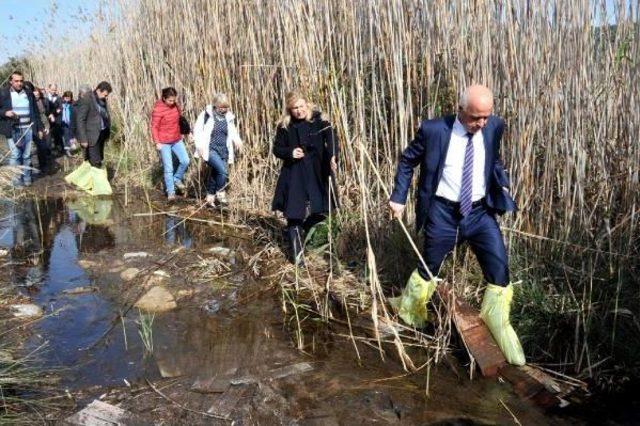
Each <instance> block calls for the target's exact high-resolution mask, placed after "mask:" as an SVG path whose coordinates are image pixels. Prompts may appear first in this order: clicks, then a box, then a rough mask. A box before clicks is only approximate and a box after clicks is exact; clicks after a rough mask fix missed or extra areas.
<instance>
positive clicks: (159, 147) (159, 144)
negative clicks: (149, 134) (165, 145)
mask: <svg viewBox="0 0 640 426" xmlns="http://www.w3.org/2000/svg"><path fill="white" fill-rule="evenodd" d="M156 149H157V150H158V151H160V150H161V149H162V144H161V143H157V142H156Z"/></svg>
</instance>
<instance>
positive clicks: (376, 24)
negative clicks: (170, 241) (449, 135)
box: [30, 0, 640, 377]
mask: <svg viewBox="0 0 640 426" xmlns="http://www.w3.org/2000/svg"><path fill="white" fill-rule="evenodd" d="M606 3H613V4H614V5H615V10H613V11H612V13H613V16H614V17H615V22H616V24H615V25H602V21H603V19H601V17H602V16H606V13H605V12H604V7H605V4H606ZM633 4H634V2H627V1H623V0H620V1H614V2H605V1H587V0H565V1H557V0H555V1H554V0H550V1H546V2H530V1H525V0H503V1H499V0H487V1H474V2H468V1H461V0H457V1H452V2H444V1H435V2H432V1H427V0H415V1H388V0H371V1H356V2H352V1H346V0H321V1H314V2H307V1H290V0H285V1H262V0H249V1H244V0H243V1H240V0H229V1H225V2H216V1H204V0H198V1H187V0H171V1H164V0H140V1H139V2H137V4H136V5H135V6H132V4H131V3H129V2H123V1H114V2H108V3H105V5H104V7H103V8H102V9H101V13H100V14H99V15H98V16H97V17H91V19H95V20H96V26H95V29H94V31H93V32H92V35H91V37H90V38H88V39H87V40H84V41H83V42H82V43H78V44H75V43H71V44H69V45H68V46H65V47H63V48H58V49H51V48H46V49H45V50H43V51H46V52H47V55H34V56H33V57H32V58H30V64H31V70H30V72H31V78H33V79H34V80H35V81H37V82H41V83H46V82H49V81H56V82H57V83H59V85H60V86H61V87H63V88H74V89H75V88H77V87H78V85H79V84H83V83H91V84H95V83H97V82H98V81H100V80H103V79H104V80H108V81H110V82H111V83H112V84H113V87H114V88H115V93H114V94H113V96H112V99H111V105H112V108H113V111H114V114H115V117H116V124H117V131H116V132H115V137H114V139H113V141H112V142H111V143H112V146H113V147H115V149H113V150H112V151H110V158H109V160H110V162H111V164H112V166H113V168H114V170H115V172H116V175H115V180H116V182H118V183H119V184H120V185H124V186H126V187H136V186H141V185H143V186H148V185H150V184H151V182H152V176H153V173H154V170H156V169H157V167H158V160H157V157H156V153H155V150H154V147H153V144H152V143H151V141H150V135H149V133H150V132H149V125H148V124H149V113H150V111H151V108H152V105H153V102H154V100H155V99H156V97H157V95H158V93H159V91H160V89H161V88H162V87H165V86H175V87H176V88H177V89H178V91H179V92H180V94H181V99H182V103H183V105H184V108H185V112H186V115H187V116H188V117H189V118H190V119H192V120H193V119H194V118H195V115H196V114H197V113H198V112H199V111H200V110H201V109H202V108H203V106H204V105H205V104H207V103H208V102H210V100H211V96H212V93H213V92H214V91H223V92H227V93H228V94H229V95H230V97H231V102H232V106H233V110H234V112H235V113H236V114H237V116H238V118H239V127H240V131H241V134H242V135H243V137H244V139H245V142H246V150H245V154H244V155H243V156H242V158H240V160H239V161H238V162H237V164H236V165H235V166H233V168H232V170H231V175H230V176H231V185H232V188H231V192H232V194H233V197H234V199H235V200H236V201H235V203H236V205H237V206H239V207H243V208H252V209H258V210H262V211H268V209H269V205H270V203H269V202H270V197H271V195H272V192H273V188H274V183H275V178H276V176H277V173H278V169H279V162H278V161H277V160H276V159H275V158H274V157H273V156H272V155H271V154H270V144H271V141H272V137H273V134H274V130H275V123H276V121H277V119H278V117H279V116H280V114H281V113H282V112H283V110H282V103H283V102H282V100H283V97H284V93H285V92H286V91H288V90H289V89H291V88H293V87H299V88H301V89H302V90H303V91H305V92H306V93H308V94H309V97H310V98H311V99H312V100H313V101H315V102H316V103H318V104H319V105H321V106H322V107H323V108H324V109H325V111H326V112H327V113H328V115H329V116H330V117H331V120H332V122H333V124H334V125H335V126H336V129H337V132H338V134H339V136H340V140H341V143H342V147H343V151H342V155H341V158H340V160H341V161H340V173H339V178H338V180H339V182H338V188H339V189H338V190H339V193H340V196H341V199H342V210H341V211H340V212H339V214H338V215H337V220H336V222H337V223H338V224H339V225H340V229H341V233H340V234H339V236H338V237H337V238H336V239H335V241H333V245H332V248H331V250H332V256H334V257H335V258H337V259H339V260H340V261H342V262H343V263H348V262H355V264H356V265H358V266H357V268H358V271H359V272H358V273H357V274H356V275H358V277H359V278H360V279H361V280H362V281H363V282H365V283H366V286H365V289H366V291H367V293H368V294H367V296H368V297H369V298H370V300H371V303H370V306H369V309H371V310H372V312H373V314H374V315H376V316H379V315H382V316H384V315H385V294H388V291H389V288H390V287H391V285H399V284H400V283H402V282H403V281H404V280H405V279H406V278H407V276H408V275H409V273H410V272H411V269H412V268H413V266H414V261H415V256H413V254H412V250H411V249H410V247H409V245H408V243H407V241H406V239H405V237H404V235H403V233H402V232H401V231H400V230H399V229H398V226H397V225H393V224H391V223H390V222H389V220H388V216H387V212H386V209H385V205H386V200H387V195H386V191H385V188H387V189H388V188H390V187H391V185H392V180H393V174H394V170H395V164H396V161H397V158H398V155H399V153H400V152H401V151H402V149H403V148H404V147H405V146H406V144H407V143H408V142H409V141H410V139H411V137H412V135H413V133H414V131H415V129H416V128H417V125H418V123H419V121H420V120H421V119H423V118H427V117H433V116H436V115H439V114H444V113H451V112H453V111H454V108H455V103H456V101H455V99H456V94H457V93H458V92H459V91H460V90H461V88H463V87H464V86H466V85H468V84H470V83H473V82H480V83H484V84H487V85H488V86H490V87H492V88H493V89H494V91H495V94H496V113H497V114H499V115H501V116H503V117H504V118H505V119H506V121H507V125H508V128H507V131H506V134H505V136H504V138H503V142H502V156H503V159H504V162H505V164H506V165H507V167H508V169H509V171H510V175H511V177H512V180H513V187H512V192H513V194H514V195H515V198H516V199H517V201H518V203H519V207H520V211H519V212H518V214H517V215H515V216H512V217H507V218H504V219H503V220H502V221H501V223H502V225H503V226H504V234H505V238H506V239H507V240H508V244H509V251H510V255H511V259H512V269H513V278H514V281H515V280H522V282H523V283H522V285H521V286H520V290H519V291H518V297H517V299H518V307H517V309H516V311H517V312H515V315H516V317H517V320H516V328H517V329H518V330H519V331H520V333H521V335H522V338H523V342H524V344H525V348H526V352H527V354H528V355H529V357H530V359H531V360H535V361H538V362H544V363H550V364H554V366H555V367H554V368H560V369H562V370H563V371H565V372H569V373H570V374H575V375H581V376H584V377H595V376H598V375H599V374H603V375H606V374H607V372H608V371H613V370H615V369H619V368H620V367H622V368H623V369H624V371H629V369H631V368H634V367H637V361H636V360H635V358H634V357H633V356H632V355H631V354H633V353H635V352H637V350H638V349H640V338H638V336H640V333H638V325H637V324H638V322H637V316H638V315H639V314H640V311H639V310H638V294H639V293H638V291H637V286H638V281H637V279H636V278H635V277H636V273H637V272H638V271H637V269H638V268H637V265H638V260H639V259H640V252H639V250H638V214H637V213H638V212H637V209H638V207H637V204H638V193H639V191H638V190H639V185H638V173H639V171H638V164H640V147H639V145H638V143H637V139H638V135H640V105H639V102H638V86H637V82H638V80H639V75H638V74H639V73H638V69H639V66H640V61H639V60H638V58H640V49H639V43H638V40H639V39H640V26H639V25H638V7H637V5H635V6H633ZM45 47H46V46H45ZM58 47H60V46H58ZM194 166H195V164H194ZM196 169H197V167H192V172H191V173H192V179H194V180H195V178H196V177H197V176H198V174H197V173H196V172H195V170H196ZM412 210H413V208H412V206H409V215H408V218H411V217H412ZM455 261H456V262H457V263H460V264H463V265H466V266H468V267H465V268H463V269H462V270H461V269H457V272H456V275H455V277H454V276H453V273H454V269H452V268H448V269H447V273H446V276H447V279H448V281H449V282H452V281H455V288H456V290H457V291H458V293H459V294H460V295H463V296H464V297H466V298H468V299H469V300H471V301H473V300H474V299H477V298H478V296H479V294H480V290H481V289H480V287H479V286H480V285H481V282H480V279H479V275H478V274H477V273H474V272H473V271H474V270H477V266H475V264H474V263H475V261H473V259H472V257H470V256H469V255H468V253H466V251H464V250H462V251H460V252H459V253H456V259H455ZM449 263H451V262H449ZM323 285H324V284H323ZM331 285H332V277H330V279H329V280H328V282H327V284H326V286H327V287H329V288H330V287H331ZM319 300H323V299H322V298H320V299H319ZM318 310H319V311H320V312H323V311H325V312H326V310H323V309H322V308H321V307H319V308H318ZM438 333H441V334H440V337H439V338H441V339H445V340H446V336H447V335H448V331H446V330H444V331H439V332H438ZM436 337H438V336H436Z"/></svg>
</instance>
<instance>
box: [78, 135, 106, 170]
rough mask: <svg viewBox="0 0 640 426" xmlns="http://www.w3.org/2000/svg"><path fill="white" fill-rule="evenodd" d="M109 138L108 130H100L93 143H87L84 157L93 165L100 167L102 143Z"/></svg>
mask: <svg viewBox="0 0 640 426" xmlns="http://www.w3.org/2000/svg"><path fill="white" fill-rule="evenodd" d="M108 138H109V130H102V131H101V132H100V136H99V137H98V140H97V141H96V143H95V144H93V145H89V146H88V147H87V148H86V149H85V153H84V159H85V160H86V161H89V163H91V165H92V166H93V167H98V168H100V167H102V160H104V144H105V143H106V142H107V139H108Z"/></svg>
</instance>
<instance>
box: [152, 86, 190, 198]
mask: <svg viewBox="0 0 640 426" xmlns="http://www.w3.org/2000/svg"><path fill="white" fill-rule="evenodd" d="M177 96H178V92H177V91H176V89H174V88H173V87H166V88H164V89H162V100H158V101H156V104H155V105H154V107H153V112H152V113H151V135H152V137H153V142H154V143H155V144H156V149H157V150H158V152H159V153H160V157H161V158H162V167H163V170H164V184H165V187H166V190H167V198H168V200H169V201H172V200H174V199H175V198H176V188H178V189H179V190H180V191H184V190H185V188H186V187H185V185H184V183H183V182H182V177H183V176H184V173H185V172H186V171H187V167H188V166H189V154H188V153H187V149H186V148H185V146H184V142H182V135H181V134H180V107H178V104H177V103H176V97H177ZM173 155H175V156H176V157H177V158H178V161H179V162H180V164H179V165H178V169H177V170H176V171H175V172H174V170H173Z"/></svg>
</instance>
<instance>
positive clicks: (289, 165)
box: [272, 92, 339, 264]
mask: <svg viewBox="0 0 640 426" xmlns="http://www.w3.org/2000/svg"><path fill="white" fill-rule="evenodd" d="M285 106H286V114H285V115H284V117H283V118H282V120H280V123H279V124H278V129H277V132H276V138H275V142H274V144H273V154H274V155H275V156H276V157H278V158H280V159H281V160H283V164H282V169H281V170H280V176H279V177H278V183H277V184H276V192H275V196H274V197H273V205H272V209H273V210H278V211H281V212H282V213H283V214H284V217H285V218H286V219H287V228H286V234H287V238H288V239H289V242H290V244H291V251H292V261H293V262H294V263H296V264H300V263H301V260H302V242H303V241H304V234H305V232H307V231H308V230H309V229H310V228H311V227H312V226H313V225H315V224H317V223H319V222H321V221H323V220H324V219H325V218H326V216H327V214H328V213H329V211H332V210H333V209H335V208H337V207H338V199H337V194H336V186H335V172H336V169H337V158H338V153H339V147H338V140H337V138H336V134H335V131H334V128H333V126H332V125H331V123H330V122H329V121H327V119H326V118H325V117H324V116H323V115H322V114H321V112H320V111H319V110H317V109H316V108H315V107H314V105H312V104H310V103H309V102H307V100H306V99H305V98H304V97H303V96H302V95H301V94H300V93H299V92H289V93H287V95H286V98H285Z"/></svg>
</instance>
